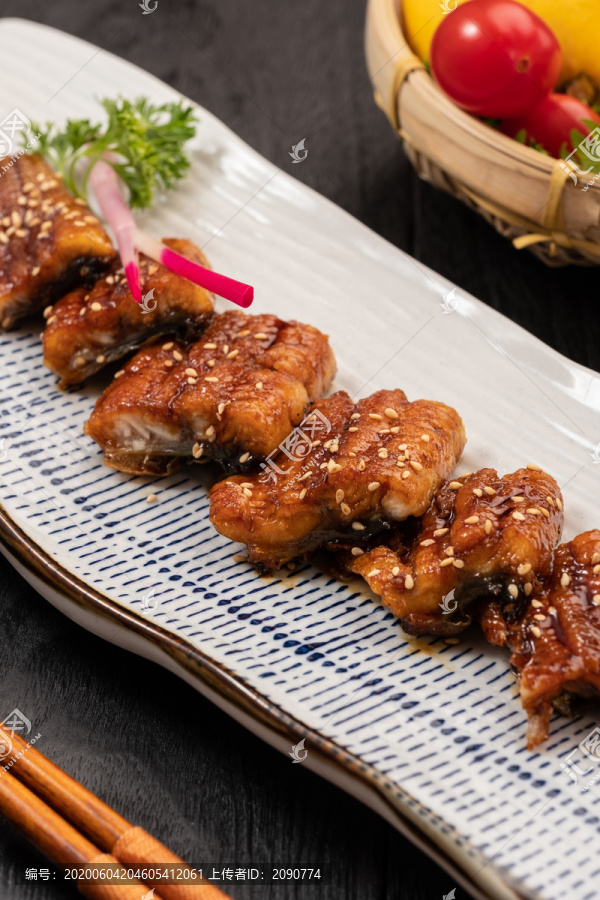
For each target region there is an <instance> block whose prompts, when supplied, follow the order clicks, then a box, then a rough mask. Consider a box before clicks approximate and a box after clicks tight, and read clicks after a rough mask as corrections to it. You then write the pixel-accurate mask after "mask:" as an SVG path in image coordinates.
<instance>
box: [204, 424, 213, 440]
mask: <svg viewBox="0 0 600 900" xmlns="http://www.w3.org/2000/svg"><path fill="white" fill-rule="evenodd" d="M214 433H215V426H214V425H209V426H208V428H207V429H206V437H210V436H211V434H214Z"/></svg>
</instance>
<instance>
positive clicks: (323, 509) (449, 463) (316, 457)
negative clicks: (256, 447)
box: [210, 390, 465, 571]
mask: <svg viewBox="0 0 600 900" xmlns="http://www.w3.org/2000/svg"><path fill="white" fill-rule="evenodd" d="M315 425H319V429H318V431H316V432H315ZM325 426H326V427H325ZM464 444H465V431H464V426H463V423H462V421H461V419H460V416H459V415H458V413H457V412H456V411H455V410H453V409H451V408H450V407H449V406H445V405H444V404H443V403H435V402H433V401H430V400H416V401H414V402H412V403H411V402H409V401H408V400H407V399H406V395H405V394H404V393H403V392H402V391H400V390H394V391H378V392H377V393H375V394H372V395H371V396H370V397H366V398H365V399H363V400H359V401H358V403H355V402H354V401H353V400H352V399H351V398H350V397H349V396H348V394H346V393H345V392H343V391H340V392H338V393H336V394H333V395H332V396H331V397H329V398H328V399H326V400H318V401H317V402H316V403H313V404H312V406H311V407H310V409H309V413H308V415H307V417H306V419H305V422H304V423H303V424H302V425H301V426H300V429H298V430H297V431H296V433H295V434H294V435H290V438H289V440H288V441H287V442H286V443H285V444H284V445H282V446H281V447H280V449H279V450H278V452H277V453H276V454H274V456H273V459H272V460H267V462H266V463H264V464H263V469H262V471H261V470H260V469H255V470H254V471H252V473H251V474H250V473H248V474H246V475H242V476H238V477H231V478H227V479H226V480H225V481H222V482H220V483H219V484H216V485H215V486H214V487H213V489H212V491H211V494H210V519H211V522H212V524H213V525H214V527H215V528H216V529H217V531H219V532H220V533H221V534H224V535H225V536H226V537H228V538H230V539H231V540H232V541H239V542H241V543H243V544H246V545H247V548H248V556H249V559H250V561H251V562H252V563H254V564H255V565H257V566H258V567H259V568H260V569H261V570H263V571H273V570H275V569H278V568H280V567H281V566H282V565H283V564H284V563H287V562H289V561H290V560H292V559H294V558H296V557H299V556H304V555H306V554H307V553H309V552H310V551H313V550H315V549H316V548H317V547H319V546H320V545H322V544H324V543H325V542H326V541H331V540H332V539H334V538H344V539H345V540H346V541H348V540H350V541H358V540H360V539H361V538H363V536H365V535H368V534H372V533H373V532H377V531H380V530H381V529H385V528H386V527H388V526H389V523H390V522H391V521H398V520H403V519H406V518H407V517H408V516H419V515H421V514H422V513H424V512H425V510H426V509H427V507H428V506H429V504H430V502H431V498H432V496H433V493H434V491H435V490H436V489H437V488H438V487H439V486H440V484H442V482H443V481H444V479H445V478H447V477H448V475H449V474H450V472H452V470H453V469H454V466H455V465H456V462H457V460H458V458H459V457H460V455H461V453H462V450H463V447H464Z"/></svg>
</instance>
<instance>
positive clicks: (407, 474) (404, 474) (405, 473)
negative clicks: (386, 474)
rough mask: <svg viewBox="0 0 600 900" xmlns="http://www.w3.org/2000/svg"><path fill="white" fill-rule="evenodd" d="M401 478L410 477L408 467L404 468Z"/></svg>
mask: <svg viewBox="0 0 600 900" xmlns="http://www.w3.org/2000/svg"><path fill="white" fill-rule="evenodd" d="M402 478H410V471H409V470H408V469H406V470H405V471H404V472H403V473H402Z"/></svg>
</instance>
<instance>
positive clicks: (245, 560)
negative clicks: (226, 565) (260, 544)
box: [231, 553, 248, 562]
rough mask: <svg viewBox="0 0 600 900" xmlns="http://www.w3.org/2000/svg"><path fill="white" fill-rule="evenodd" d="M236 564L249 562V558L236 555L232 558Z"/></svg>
mask: <svg viewBox="0 0 600 900" xmlns="http://www.w3.org/2000/svg"><path fill="white" fill-rule="evenodd" d="M231 558H232V560H233V561H234V562H247V561H248V557H247V556H244V555H243V554H242V553H234V554H233V556H232V557H231Z"/></svg>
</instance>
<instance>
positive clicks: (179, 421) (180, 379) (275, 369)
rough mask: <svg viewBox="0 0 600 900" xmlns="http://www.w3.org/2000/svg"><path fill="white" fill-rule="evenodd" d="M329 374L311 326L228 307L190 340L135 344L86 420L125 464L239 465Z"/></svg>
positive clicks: (261, 450)
mask: <svg viewBox="0 0 600 900" xmlns="http://www.w3.org/2000/svg"><path fill="white" fill-rule="evenodd" d="M334 374H335V359H334V356H333V353H332V350H331V347H330V346H329V342H328V340H327V336H326V335H324V334H322V333H321V332H320V331H317V329H316V328H313V327H312V326H311V325H302V324H300V323H299V322H283V321H281V319H278V318H277V317H276V316H272V315H259V316H249V315H246V314H245V313H242V312H238V311H234V310H232V311H230V312H226V313H222V314H221V315H215V316H214V317H213V319H212V320H211V323H210V325H209V327H208V328H207V330H206V332H205V333H204V335H203V337H202V339H201V340H199V341H197V342H196V343H194V344H191V345H188V346H185V345H184V344H180V343H178V342H176V341H175V340H174V339H171V338H170V339H169V340H166V341H165V342H164V343H157V344H153V345H151V346H148V347H146V348H144V349H142V350H140V351H138V353H137V354H136V355H135V356H134V357H133V359H131V360H130V361H129V362H128V363H127V365H126V366H125V368H124V369H122V370H121V371H120V372H117V374H116V375H115V378H114V380H113V382H112V383H111V384H110V385H109V387H108V388H107V389H106V390H105V391H104V393H103V394H102V396H101V397H100V398H99V400H98V402H97V403H96V406H95V409H94V411H93V413H92V415H91V417H90V419H89V421H88V422H87V423H86V425H85V429H84V430H85V432H86V434H88V435H90V437H92V438H93V439H94V440H95V441H96V442H97V443H98V444H100V446H101V447H102V449H103V450H104V461H105V463H106V465H108V466H112V467H113V468H115V469H119V470H120V471H122V472H129V473H132V474H136V475H156V474H163V473H165V472H168V471H171V469H172V468H174V467H175V466H176V465H177V464H178V463H181V462H182V461H185V460H186V459H188V458H193V459H197V460H199V459H200V458H201V457H202V458H203V459H216V460H219V461H221V462H222V463H223V465H224V466H225V468H229V469H230V470H231V469H233V470H236V471H240V470H241V469H243V468H244V467H245V466H247V465H249V464H251V463H252V462H253V460H254V459H255V458H256V459H264V457H266V456H267V455H268V454H269V453H271V451H272V450H274V449H275V448H276V447H277V445H278V444H279V443H280V442H281V441H283V440H284V439H285V438H286V436H287V435H288V434H289V433H290V432H291V431H292V429H293V428H294V426H295V425H297V424H298V423H299V422H300V420H301V419H302V417H303V414H304V410H305V408H306V407H307V405H308V403H309V402H310V400H312V399H313V398H315V397H318V396H320V395H321V394H322V393H323V392H325V391H326V390H327V389H328V387H329V385H330V384H331V381H332V379H333V376H334Z"/></svg>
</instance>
